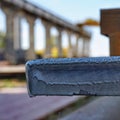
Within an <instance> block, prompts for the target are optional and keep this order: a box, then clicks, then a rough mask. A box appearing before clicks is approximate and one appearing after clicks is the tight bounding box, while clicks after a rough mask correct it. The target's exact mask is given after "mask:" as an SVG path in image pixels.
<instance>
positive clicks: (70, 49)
mask: <svg viewBox="0 0 120 120" xmlns="http://www.w3.org/2000/svg"><path fill="white" fill-rule="evenodd" d="M67 33H68V44H69V53H68V57H70V58H71V57H73V50H72V43H71V32H69V31H68V32H67Z"/></svg>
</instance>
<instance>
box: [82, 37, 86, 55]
mask: <svg viewBox="0 0 120 120" xmlns="http://www.w3.org/2000/svg"><path fill="white" fill-rule="evenodd" d="M82 48H83V49H82V57H85V56H86V39H85V38H83V47H82Z"/></svg>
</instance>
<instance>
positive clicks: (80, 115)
mask: <svg viewBox="0 0 120 120" xmlns="http://www.w3.org/2000/svg"><path fill="white" fill-rule="evenodd" d="M59 120H120V97H100V98H98V99H96V100H94V101H92V102H91V103H89V104H87V105H85V106H83V107H82V108H80V109H78V110H77V111H74V112H73V113H71V114H69V115H67V116H65V117H64V118H61V119H59Z"/></svg>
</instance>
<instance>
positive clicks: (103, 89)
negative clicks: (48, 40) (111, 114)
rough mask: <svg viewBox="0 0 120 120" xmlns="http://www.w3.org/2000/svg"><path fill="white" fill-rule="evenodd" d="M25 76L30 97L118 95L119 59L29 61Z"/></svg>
mask: <svg viewBox="0 0 120 120" xmlns="http://www.w3.org/2000/svg"><path fill="white" fill-rule="evenodd" d="M26 76H27V80H28V81H27V82H28V91H29V95H30V96H36V95H120V57H98V58H60V59H41V60H34V61H29V62H27V63H26Z"/></svg>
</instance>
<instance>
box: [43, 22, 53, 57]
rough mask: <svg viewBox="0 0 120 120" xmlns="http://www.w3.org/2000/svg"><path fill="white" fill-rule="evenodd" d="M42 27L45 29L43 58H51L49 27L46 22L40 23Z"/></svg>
mask: <svg viewBox="0 0 120 120" xmlns="http://www.w3.org/2000/svg"><path fill="white" fill-rule="evenodd" d="M42 23H43V25H44V27H45V41H46V42H45V43H46V44H45V56H44V57H51V35H50V29H51V25H50V23H48V22H45V21H42Z"/></svg>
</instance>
